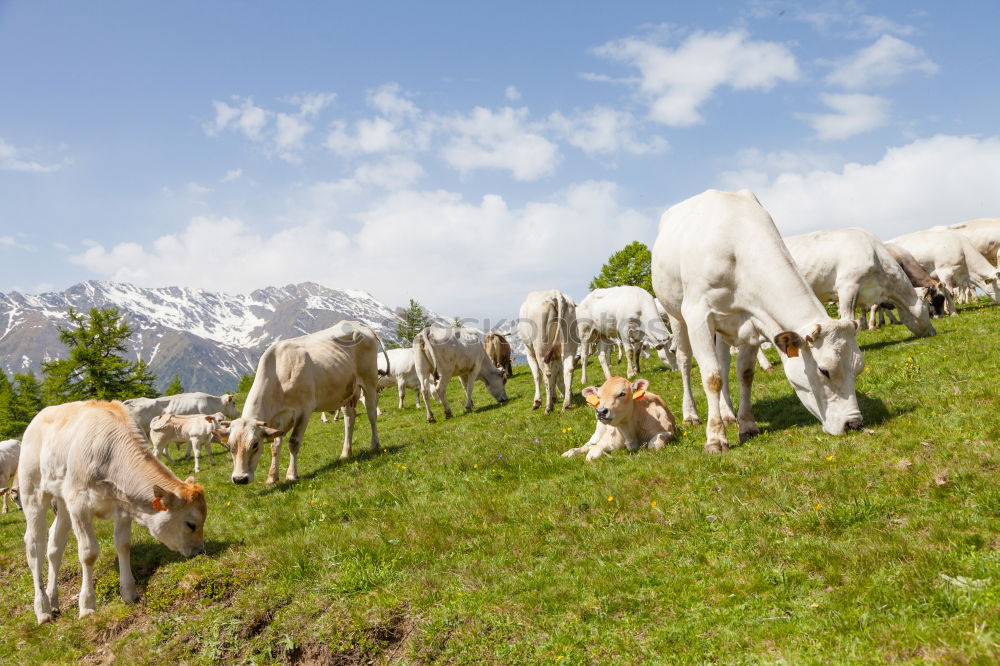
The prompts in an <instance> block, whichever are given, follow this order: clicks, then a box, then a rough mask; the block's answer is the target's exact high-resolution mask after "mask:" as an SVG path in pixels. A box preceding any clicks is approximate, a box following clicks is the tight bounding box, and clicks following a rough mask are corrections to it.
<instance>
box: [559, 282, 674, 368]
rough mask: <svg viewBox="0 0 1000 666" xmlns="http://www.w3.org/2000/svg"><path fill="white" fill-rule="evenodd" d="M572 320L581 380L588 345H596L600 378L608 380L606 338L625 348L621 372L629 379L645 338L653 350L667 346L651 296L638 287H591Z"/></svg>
mask: <svg viewBox="0 0 1000 666" xmlns="http://www.w3.org/2000/svg"><path fill="white" fill-rule="evenodd" d="M576 321H577V326H578V328H579V334H580V359H581V361H582V363H583V371H582V377H581V381H582V382H583V383H586V382H587V360H588V359H589V357H590V347H591V345H594V344H596V345H597V359H598V360H599V361H600V363H601V369H602V370H604V378H605V379H610V378H611V367H610V366H609V365H608V350H609V348H610V341H612V340H620V341H621V343H622V346H623V347H624V348H625V364H626V366H627V369H626V371H625V374H626V376H627V377H628V378H629V379H631V378H632V377H635V375H636V374H638V372H639V352H640V351H641V350H642V344H643V343H644V342H645V341H648V342H649V344H650V345H652V346H653V347H655V348H657V349H660V348H662V347H669V346H670V342H671V337H670V333H669V332H668V331H667V327H666V326H665V325H664V323H663V319H662V317H661V315H660V313H659V312H657V310H656V304H655V302H654V299H653V297H652V296H651V295H650V294H649V292H648V291H646V290H645V289H643V288H642V287H629V286H622V287H610V288H608V289H595V290H594V291H592V292H590V293H589V294H587V297H586V298H584V299H583V300H582V301H580V305H578V306H577V308H576Z"/></svg>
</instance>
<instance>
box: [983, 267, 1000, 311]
mask: <svg viewBox="0 0 1000 666" xmlns="http://www.w3.org/2000/svg"><path fill="white" fill-rule="evenodd" d="M983 291H985V292H986V295H987V296H989V297H990V298H992V299H993V302H994V303H1000V270H996V271H994V272H993V273H988V274H986V275H985V276H984V277H983Z"/></svg>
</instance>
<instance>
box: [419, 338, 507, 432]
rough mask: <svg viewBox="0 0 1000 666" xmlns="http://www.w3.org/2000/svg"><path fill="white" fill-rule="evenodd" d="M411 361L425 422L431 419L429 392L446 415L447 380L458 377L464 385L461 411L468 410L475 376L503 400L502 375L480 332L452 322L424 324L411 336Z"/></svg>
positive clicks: (501, 402) (447, 409) (503, 383)
mask: <svg viewBox="0 0 1000 666" xmlns="http://www.w3.org/2000/svg"><path fill="white" fill-rule="evenodd" d="M413 363H414V367H415V370H416V373H417V377H418V378H419V379H420V392H421V394H422V396H423V399H424V409H425V410H427V422H428V423H434V421H435V419H434V412H432V411H431V401H430V398H431V395H432V392H433V395H434V397H435V398H437V400H438V402H440V403H441V404H442V405H444V417H445V418H446V419H450V418H451V416H452V414H451V405H449V404H448V382H449V381H451V378H452V377H458V381H460V382H461V383H462V387H463V388H464V389H465V411H466V412H471V411H472V389H473V388H474V387H475V384H476V380H477V379H479V380H481V381H482V382H483V383H484V384H485V385H486V390H488V391H489V392H490V395H492V396H493V397H494V399H496V401H497V402H499V403H500V404H501V405H502V404H504V403H505V402H507V390H506V389H505V388H504V386H505V384H506V383H507V377H506V375H505V374H504V373H503V372H501V371H500V370H497V368H496V366H495V365H493V361H491V360H490V357H489V356H487V355H486V349H484V348H483V336H482V334H481V333H478V332H476V331H473V330H470V329H467V328H455V327H453V326H448V327H441V326H428V327H427V328H425V329H423V330H422V331H420V332H419V333H417V335H416V336H414V338H413Z"/></svg>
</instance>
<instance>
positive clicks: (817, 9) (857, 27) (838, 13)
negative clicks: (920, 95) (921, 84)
mask: <svg viewBox="0 0 1000 666" xmlns="http://www.w3.org/2000/svg"><path fill="white" fill-rule="evenodd" d="M750 15H751V16H753V17H754V18H757V19H768V20H774V18H775V17H779V16H780V17H786V18H790V19H791V20H793V21H799V22H801V23H805V24H807V25H809V26H811V27H812V28H813V29H814V30H816V31H817V32H818V33H819V34H821V35H823V36H826V37H844V38H847V39H871V38H873V37H875V36H877V35H884V34H886V33H893V34H896V35H912V34H914V33H915V32H916V31H917V29H916V28H915V27H914V26H912V25H907V24H903V23H897V22H896V21H893V20H892V19H890V18H888V17H885V16H876V15H873V14H868V13H866V12H865V10H864V7H863V5H862V4H861V3H859V2H856V1H855V0H825V1H821V2H809V3H800V4H798V5H796V4H794V3H792V4H790V3H788V2H785V1H784V0H755V1H754V2H752V3H751V6H750Z"/></svg>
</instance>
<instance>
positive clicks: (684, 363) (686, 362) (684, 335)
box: [670, 317, 701, 425]
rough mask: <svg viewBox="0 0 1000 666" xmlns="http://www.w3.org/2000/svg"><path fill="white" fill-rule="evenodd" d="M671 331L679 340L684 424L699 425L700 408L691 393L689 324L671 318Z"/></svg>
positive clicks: (677, 352) (678, 361) (678, 356)
mask: <svg viewBox="0 0 1000 666" xmlns="http://www.w3.org/2000/svg"><path fill="white" fill-rule="evenodd" d="M670 330H672V331H673V332H674V335H675V336H676V339H677V351H676V352H675V353H676V355H677V366H678V368H680V371H681V385H682V387H683V389H684V398H683V402H682V408H681V411H682V413H683V416H684V423H690V424H695V425H696V424H698V423H701V419H700V418H698V407H697V406H696V405H695V402H694V394H693V393H692V391H691V355H692V354H691V340H690V339H688V329H687V324H685V323H684V321H683V320H681V319H677V318H675V317H671V318H670Z"/></svg>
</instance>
